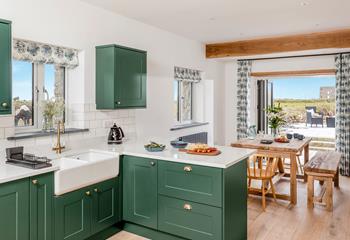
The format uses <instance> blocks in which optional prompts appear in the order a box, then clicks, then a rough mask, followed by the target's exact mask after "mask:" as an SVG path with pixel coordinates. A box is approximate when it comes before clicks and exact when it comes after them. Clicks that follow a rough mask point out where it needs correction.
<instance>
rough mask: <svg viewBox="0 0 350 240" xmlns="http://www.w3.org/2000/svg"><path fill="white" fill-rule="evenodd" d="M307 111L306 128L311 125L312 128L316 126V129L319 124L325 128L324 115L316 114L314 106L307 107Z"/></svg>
mask: <svg viewBox="0 0 350 240" xmlns="http://www.w3.org/2000/svg"><path fill="white" fill-rule="evenodd" d="M305 109H306V126H307V125H308V124H310V125H311V127H312V126H313V125H314V124H316V127H317V126H318V124H320V125H322V127H323V114H322V113H318V112H316V107H314V106H308V107H305Z"/></svg>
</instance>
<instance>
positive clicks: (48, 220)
mask: <svg viewBox="0 0 350 240" xmlns="http://www.w3.org/2000/svg"><path fill="white" fill-rule="evenodd" d="M29 189H30V208H29V209H30V239H31V240H51V239H53V229H52V228H53V195H54V179H53V174H52V173H48V174H43V175H40V176H35V177H31V178H30V179H29Z"/></svg>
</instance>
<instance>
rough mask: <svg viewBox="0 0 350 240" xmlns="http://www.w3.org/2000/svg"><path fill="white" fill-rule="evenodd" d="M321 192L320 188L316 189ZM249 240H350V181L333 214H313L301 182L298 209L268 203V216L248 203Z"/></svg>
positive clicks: (130, 238) (131, 238) (337, 195)
mask: <svg viewBox="0 0 350 240" xmlns="http://www.w3.org/2000/svg"><path fill="white" fill-rule="evenodd" d="M288 184H289V182H287V181H282V182H280V183H279V184H278V186H277V188H278V189H279V191H285V190H286V189H288ZM315 188H316V189H317V188H318V184H316V185H315ZM144 239H145V238H142V237H139V236H136V235H133V234H130V233H127V232H121V233H118V234H116V235H115V236H113V237H111V238H110V240H144ZM248 239H249V240H255V239H259V240H273V239H276V240H277V239H278V240H289V239H293V240H350V178H345V177H341V178H340V189H335V190H334V210H333V212H328V211H326V210H325V209H323V207H322V206H316V207H315V208H314V209H313V210H309V209H307V207H306V184H304V183H302V182H298V205H297V206H295V207H290V206H289V205H288V204H287V203H286V202H284V201H282V200H281V201H278V202H277V203H275V202H273V201H272V200H268V201H267V207H266V212H263V211H262V210H261V199H260V198H259V197H251V196H250V197H249V199H248Z"/></svg>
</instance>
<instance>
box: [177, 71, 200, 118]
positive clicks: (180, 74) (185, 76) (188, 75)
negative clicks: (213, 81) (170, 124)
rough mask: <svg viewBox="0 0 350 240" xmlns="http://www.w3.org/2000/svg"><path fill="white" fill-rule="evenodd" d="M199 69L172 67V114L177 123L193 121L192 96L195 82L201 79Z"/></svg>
mask: <svg viewBox="0 0 350 240" xmlns="http://www.w3.org/2000/svg"><path fill="white" fill-rule="evenodd" d="M201 75H202V73H201V71H199V70H193V69H189V68H181V67H175V68H174V85H173V88H174V91H173V99H174V115H175V119H176V124H177V125H184V124H191V123H192V122H193V107H194V104H193V98H194V88H195V84H198V83H199V82H200V81H201V80H202V79H201Z"/></svg>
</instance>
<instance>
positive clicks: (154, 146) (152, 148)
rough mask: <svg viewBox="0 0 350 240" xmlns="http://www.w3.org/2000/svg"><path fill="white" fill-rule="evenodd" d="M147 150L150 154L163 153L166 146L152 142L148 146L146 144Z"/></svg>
mask: <svg viewBox="0 0 350 240" xmlns="http://www.w3.org/2000/svg"><path fill="white" fill-rule="evenodd" d="M144 147H145V149H146V150H147V151H149V152H161V151H163V150H164V149H165V145H164V144H159V143H156V142H152V141H151V142H150V143H148V144H146V145H145V146H144Z"/></svg>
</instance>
